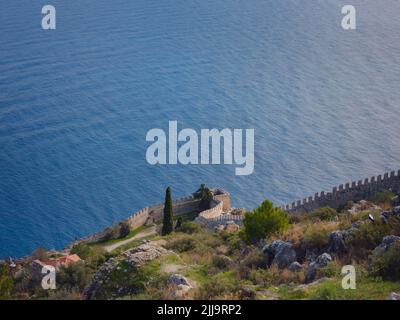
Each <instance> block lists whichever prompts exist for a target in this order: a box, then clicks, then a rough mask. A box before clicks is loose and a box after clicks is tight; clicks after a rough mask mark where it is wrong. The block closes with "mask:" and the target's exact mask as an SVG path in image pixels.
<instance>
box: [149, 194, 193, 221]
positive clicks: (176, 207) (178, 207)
mask: <svg viewBox="0 0 400 320" xmlns="http://www.w3.org/2000/svg"><path fill="white" fill-rule="evenodd" d="M199 204H200V199H194V198H193V197H185V198H181V199H178V200H176V201H174V202H173V203H172V207H173V212H174V215H178V216H179V215H181V214H185V213H188V212H193V211H198V210H199ZM149 214H150V215H151V216H152V217H154V218H155V219H156V220H157V219H161V218H162V216H163V214H164V203H160V204H156V205H153V206H150V207H149Z"/></svg>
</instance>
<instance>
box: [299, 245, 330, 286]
mask: <svg viewBox="0 0 400 320" xmlns="http://www.w3.org/2000/svg"><path fill="white" fill-rule="evenodd" d="M331 261H332V257H331V256H330V254H328V253H326V252H325V253H323V254H321V255H320V256H318V258H317V259H316V260H315V261H313V262H311V263H310V265H309V266H308V269H307V272H306V276H305V280H304V282H305V283H311V282H313V281H314V280H315V278H316V276H317V270H318V269H321V268H324V267H326V266H327V265H328V264H329V263H330V262H331Z"/></svg>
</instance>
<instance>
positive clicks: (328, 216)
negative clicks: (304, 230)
mask: <svg viewBox="0 0 400 320" xmlns="http://www.w3.org/2000/svg"><path fill="white" fill-rule="evenodd" d="M310 216H311V217H312V218H314V219H319V220H321V221H332V220H335V219H336V217H337V212H336V210H335V209H332V208H330V207H323V208H318V209H316V210H314V211H312V212H311V213H310Z"/></svg>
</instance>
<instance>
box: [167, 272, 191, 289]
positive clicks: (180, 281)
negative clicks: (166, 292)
mask: <svg viewBox="0 0 400 320" xmlns="http://www.w3.org/2000/svg"><path fill="white" fill-rule="evenodd" d="M168 283H169V284H171V285H176V286H179V285H183V286H188V287H191V285H190V283H189V280H188V279H187V278H186V277H184V276H182V275H180V274H177V273H175V274H173V275H171V276H170V277H169V279H168Z"/></svg>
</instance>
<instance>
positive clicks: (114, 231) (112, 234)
mask: <svg viewBox="0 0 400 320" xmlns="http://www.w3.org/2000/svg"><path fill="white" fill-rule="evenodd" d="M119 235H120V225H119V224H114V225H113V226H111V227H108V228H107V229H106V230H104V235H103V237H102V239H101V240H102V241H108V240H113V239H118V238H119Z"/></svg>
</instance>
